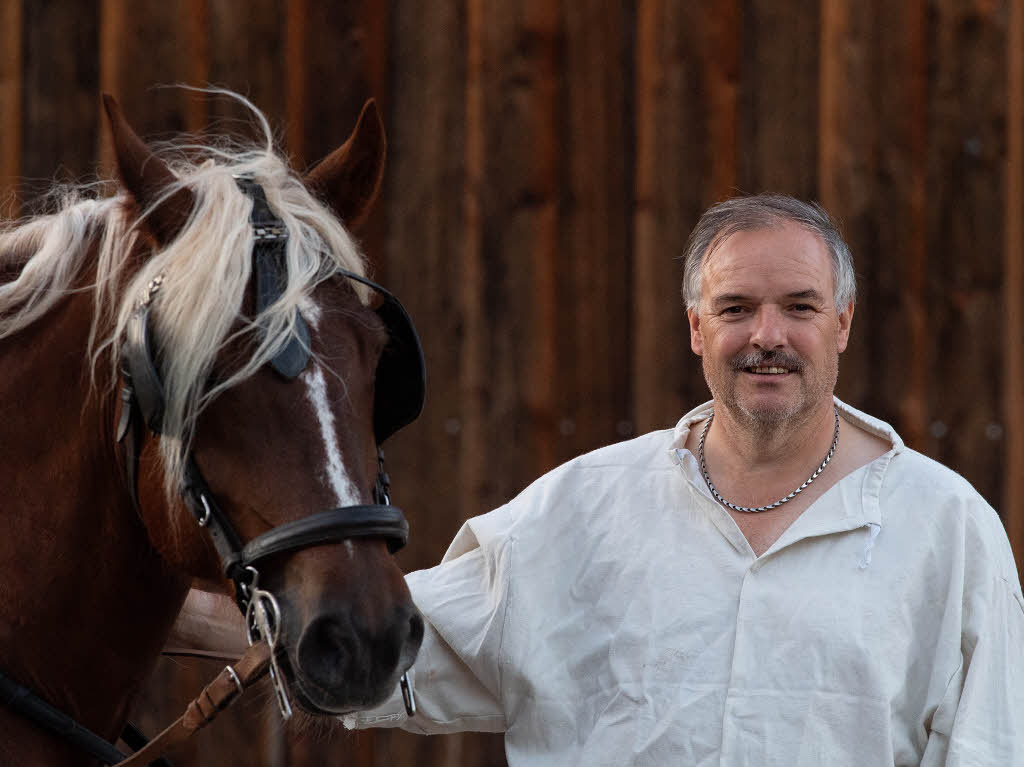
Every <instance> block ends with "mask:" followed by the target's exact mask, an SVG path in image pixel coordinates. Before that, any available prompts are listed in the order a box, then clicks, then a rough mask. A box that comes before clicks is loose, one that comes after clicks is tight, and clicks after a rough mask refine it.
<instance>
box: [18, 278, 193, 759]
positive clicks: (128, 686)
mask: <svg viewBox="0 0 1024 767" xmlns="http://www.w3.org/2000/svg"><path fill="white" fill-rule="evenodd" d="M91 313H92V296H91V295H90V294H88V293H77V294H73V295H71V296H69V297H68V298H67V299H65V300H64V301H62V302H61V303H60V304H59V305H58V306H57V307H55V309H54V310H53V311H52V312H51V313H50V314H49V315H48V316H47V317H46V318H44V319H43V320H41V321H39V322H36V323H35V324H34V325H32V326H30V327H28V328H26V329H25V330H24V331H22V332H21V333H19V334H17V335H15V336H13V337H10V338H8V339H5V340H2V341H0V369H2V370H3V371H4V375H3V377H2V378H0V402H3V403H5V405H4V406H3V416H2V417H0V487H3V488H4V492H5V494H6V495H7V497H8V498H9V499H14V502H6V503H4V504H3V507H2V512H0V513H2V517H3V527H4V531H5V534H4V536H0V574H2V575H0V577H2V580H3V584H4V587H3V589H0V668H3V669H4V670H5V672H6V673H7V674H8V675H9V676H11V677H12V678H14V679H16V680H17V681H19V682H20V683H22V684H23V685H25V686H27V687H30V688H31V689H32V690H34V691H35V692H36V693H37V694H38V695H40V696H41V697H42V698H44V699H45V700H46V701H47V702H49V703H51V704H52V705H54V706H56V707H58V708H59V709H61V710H63V711H64V712H65V713H67V714H68V715H70V716H72V717H74V718H75V719H77V720H78V721H79V722H80V723H82V724H83V725H84V726H86V727H88V728H89V729H92V730H94V731H95V732H97V733H98V734H100V735H102V736H104V737H107V738H116V736H117V733H118V731H119V729H120V727H121V726H122V724H123V720H124V718H125V716H126V714H127V708H128V705H129V700H130V698H131V696H132V694H133V693H134V692H135V691H136V690H137V689H138V688H139V687H140V685H141V684H142V683H143V682H144V681H145V678H146V676H147V675H148V674H149V672H150V670H151V668H152V666H153V664H154V663H155V661H156V658H157V656H158V654H159V652H160V649H161V648H162V646H163V643H164V640H165V639H166V636H167V633H168V632H169V630H170V627H171V625H172V623H173V620H174V617H175V615H176V613H177V611H178V609H179V607H180V605H181V602H182V600H183V599H184V596H185V593H186V591H187V587H188V583H187V580H186V579H185V578H184V576H183V575H182V574H180V573H177V572H174V571H172V570H171V568H170V567H168V566H167V565H166V564H165V563H164V562H163V560H162V559H161V558H160V556H159V555H158V554H157V553H156V551H155V550H154V549H153V547H152V546H151V544H150V542H149V539H148V536H147V533H146V530H145V528H144V527H143V525H142V523H141V521H140V520H139V517H138V514H137V513H136V511H135V509H134V507H133V505H132V503H131V499H130V496H129V495H128V493H127V492H126V487H125V483H124V480H123V478H122V472H123V468H122V467H121V466H120V464H119V463H118V457H117V450H116V448H115V446H114V436H113V430H114V420H113V419H114V413H115V405H114V403H115V401H116V391H115V390H114V389H113V388H112V387H111V386H110V381H109V370H108V369H106V368H105V367H104V363H103V362H102V361H101V362H100V363H99V364H98V366H97V369H96V374H97V381H96V384H95V387H93V385H92V383H91V380H90V363H89V360H88V359H87V358H86V347H87V343H88V332H89V327H90V323H91V320H92V316H91ZM41 424H50V426H49V427H42V426H41ZM24 738H29V739H35V740H38V741H39V750H38V753H40V754H45V756H40V760H39V762H38V763H40V764H47V765H55V764H63V763H69V764H82V763H83V762H84V760H83V758H82V755H81V754H76V753H74V752H70V751H68V750H67V749H66V748H65V747H63V746H61V745H56V744H59V743H60V741H59V739H57V738H55V736H53V735H51V734H49V733H45V734H42V733H41V732H40V731H38V728H37V727H36V725H33V724H30V723H27V722H25V721H23V720H21V719H20V717H18V716H17V715H15V714H13V713H12V712H10V711H8V710H6V709H4V710H0V763H5V764H6V763H14V762H13V761H12V760H13V759H14V758H15V757H14V755H13V754H11V755H5V754H4V749H5V748H6V747H7V746H5V745H4V744H14V743H18V744H19V751H18V753H17V759H18V763H19V764H32V763H33V761H32V760H29V761H26V760H25V753H26V752H24V751H22V750H20V749H21V746H20V744H21V743H23V742H24ZM12 747H13V746H12ZM4 756H10V757H11V759H5V758H4ZM65 758H66V762H65Z"/></svg>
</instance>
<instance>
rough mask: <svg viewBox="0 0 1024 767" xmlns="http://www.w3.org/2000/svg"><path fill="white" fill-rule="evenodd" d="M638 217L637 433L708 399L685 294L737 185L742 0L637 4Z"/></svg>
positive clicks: (634, 368) (634, 390) (635, 226)
mask: <svg viewBox="0 0 1024 767" xmlns="http://www.w3.org/2000/svg"><path fill="white" fill-rule="evenodd" d="M636 30H637V32H636V45H635V51H636V62H637V63H636V75H635V86H634V92H635V96H634V99H635V108H634V110H635V135H636V139H635V141H636V150H635V157H636V160H635V164H636V168H635V173H634V175H635V202H634V220H633V243H632V250H633V256H632V261H633V274H632V280H633V296H632V317H633V320H632V324H633V349H634V353H633V360H632V366H631V367H632V383H631V390H632V398H633V422H634V424H633V426H634V431H635V432H637V433H642V432H645V431H649V430H650V429H654V428H665V427H667V426H672V425H673V424H674V423H675V421H676V420H677V419H678V418H679V417H680V416H681V415H683V414H684V413H685V412H687V411H688V410H690V409H691V408H693V407H694V406H695V405H697V404H699V403H700V402H702V401H704V400H705V399H707V398H708V396H709V395H708V392H707V387H706V386H705V384H704V378H703V375H702V371H701V362H700V358H699V357H696V356H695V355H694V354H693V353H692V352H691V351H690V343H689V332H688V326H687V320H686V313H685V307H684V305H683V302H682V299H681V297H680V283H681V279H682V263H681V262H680V261H679V256H681V255H682V254H683V252H684V250H685V247H686V240H687V237H688V235H689V232H690V230H691V229H692V228H693V225H694V224H695V223H696V222H697V219H698V218H699V217H700V214H701V213H702V212H703V211H704V209H705V208H707V207H708V206H709V205H710V204H711V203H713V202H716V201H717V200H720V199H724V198H725V197H726V196H728V195H729V194H731V193H733V192H734V191H735V188H736V184H737V175H738V172H739V171H738V152H739V146H738V144H737V140H738V139H737V136H738V133H737V130H738V125H739V100H738V93H739V85H740V84H739V82H738V76H739V61H740V58H739V56H740V54H739V50H740V43H739V40H740V28H739V3H738V2H737V1H736V0H726V1H724V2H719V3H714V4H713V5H712V6H702V5H699V4H693V3H685V2H680V1H679V0H644V1H643V2H640V3H638V5H637V16H636Z"/></svg>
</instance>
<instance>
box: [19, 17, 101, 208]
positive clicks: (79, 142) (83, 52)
mask: <svg viewBox="0 0 1024 767" xmlns="http://www.w3.org/2000/svg"><path fill="white" fill-rule="evenodd" d="M22 24H23V34H22V40H21V45H22V64H21V67H22V77H23V82H22V90H21V92H22V104H23V108H22V110H21V164H20V172H21V174H22V177H23V178H24V184H25V190H26V191H25V200H26V202H28V201H33V200H34V199H35V198H37V196H38V194H39V193H40V192H42V191H44V190H45V189H47V188H48V187H49V186H50V184H51V182H52V181H53V180H54V179H60V180H62V181H70V180H77V179H81V178H84V177H86V176H88V175H89V174H90V173H91V172H92V170H93V163H94V158H95V150H96V137H97V135H98V130H97V129H98V125H99V121H98V117H99V96H98V90H99V66H98V64H99V62H98V60H97V56H96V50H97V45H98V42H99V38H98V34H99V7H98V3H97V2H95V1H91V2H73V1H72V0H54V1H52V2H47V3H26V4H24V5H23V11H22ZM32 207H33V206H32V205H31V204H30V209H31V208H32Z"/></svg>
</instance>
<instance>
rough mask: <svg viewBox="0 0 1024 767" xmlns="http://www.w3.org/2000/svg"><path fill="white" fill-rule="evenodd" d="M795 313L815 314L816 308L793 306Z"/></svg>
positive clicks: (806, 305) (807, 305)
mask: <svg viewBox="0 0 1024 767" xmlns="http://www.w3.org/2000/svg"><path fill="white" fill-rule="evenodd" d="M793 311H796V312H813V311H814V307H813V306H811V305H810V304H793Z"/></svg>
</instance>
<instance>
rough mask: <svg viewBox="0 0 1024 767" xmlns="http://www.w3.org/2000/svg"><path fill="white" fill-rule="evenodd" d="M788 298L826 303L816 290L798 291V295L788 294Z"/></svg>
mask: <svg viewBox="0 0 1024 767" xmlns="http://www.w3.org/2000/svg"><path fill="white" fill-rule="evenodd" d="M786 298H791V299H799V298H807V299H811V300H812V301H824V300H825V299H824V297H823V296H822V295H821V293H819V292H818V291H816V290H815V289H814V288H808V289H807V290H798V291H797V292H796V293H787V294H786Z"/></svg>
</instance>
